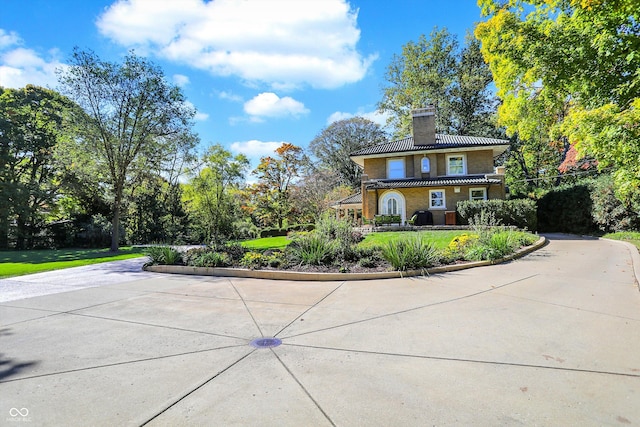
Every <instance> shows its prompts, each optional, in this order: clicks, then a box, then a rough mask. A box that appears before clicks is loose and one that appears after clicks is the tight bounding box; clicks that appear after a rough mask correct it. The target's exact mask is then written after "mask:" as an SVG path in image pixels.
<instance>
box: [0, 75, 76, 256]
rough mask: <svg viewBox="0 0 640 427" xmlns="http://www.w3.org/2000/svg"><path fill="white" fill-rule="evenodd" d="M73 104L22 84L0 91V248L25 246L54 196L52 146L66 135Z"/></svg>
mask: <svg viewBox="0 0 640 427" xmlns="http://www.w3.org/2000/svg"><path fill="white" fill-rule="evenodd" d="M73 108H74V105H73V103H72V102H71V101H70V100H69V99H67V98H65V97H63V96H62V95H60V94H59V93H57V92H55V91H52V90H49V89H45V88H42V87H37V86H32V85H27V86H26V87H25V88H23V89H4V88H1V87H0V249H7V248H8V247H9V234H11V230H10V228H11V227H10V224H11V223H15V224H16V227H15V237H16V247H17V248H18V249H23V248H30V247H33V246H34V244H35V241H34V238H35V235H36V234H37V233H38V232H39V231H40V230H41V228H42V226H43V224H44V220H45V216H46V210H47V209H51V208H52V205H53V204H54V200H55V197H56V194H57V189H58V184H59V170H58V168H57V167H56V164H55V162H54V156H53V152H54V149H55V147H56V144H57V143H58V142H59V141H60V140H61V139H62V138H63V137H65V135H66V132H67V130H66V126H65V123H66V116H68V114H69V112H70V111H71V109H73Z"/></svg>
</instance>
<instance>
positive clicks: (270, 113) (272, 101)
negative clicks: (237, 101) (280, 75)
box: [244, 92, 309, 119]
mask: <svg viewBox="0 0 640 427" xmlns="http://www.w3.org/2000/svg"><path fill="white" fill-rule="evenodd" d="M244 111H245V113H247V114H249V115H251V116H252V118H258V119H260V118H262V117H286V116H293V117H299V116H300V115H302V114H307V113H308V112H309V110H308V109H307V108H305V106H304V104H303V103H302V102H299V101H296V100H295V99H293V98H291V97H289V96H285V97H284V98H280V97H279V96H278V95H276V94H275V93H273V92H263V93H261V94H259V95H256V96H255V97H254V98H252V99H250V100H249V101H247V102H245V104H244Z"/></svg>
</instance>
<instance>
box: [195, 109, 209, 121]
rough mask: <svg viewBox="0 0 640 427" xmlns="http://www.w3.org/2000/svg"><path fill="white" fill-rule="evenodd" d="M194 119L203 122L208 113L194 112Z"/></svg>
mask: <svg viewBox="0 0 640 427" xmlns="http://www.w3.org/2000/svg"><path fill="white" fill-rule="evenodd" d="M194 119H195V120H196V121H197V122H204V121H206V120H208V119H209V115H208V114H207V113H201V112H199V111H198V112H196V115H195V117H194Z"/></svg>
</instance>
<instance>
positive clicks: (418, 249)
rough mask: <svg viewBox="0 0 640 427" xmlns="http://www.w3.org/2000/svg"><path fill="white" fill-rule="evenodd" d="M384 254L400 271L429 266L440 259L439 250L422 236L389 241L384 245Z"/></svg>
mask: <svg viewBox="0 0 640 427" xmlns="http://www.w3.org/2000/svg"><path fill="white" fill-rule="evenodd" d="M382 255H383V256H384V258H385V259H386V260H387V261H389V263H390V264H391V266H392V267H393V269H394V270H399V271H406V270H412V269H418V268H427V267H431V266H433V265H436V264H437V263H438V262H439V261H440V255H439V253H438V250H437V249H436V248H435V247H434V246H433V244H432V243H431V242H429V241H428V240H426V239H425V238H423V237H421V236H415V237H413V238H409V239H405V240H392V241H390V242H387V244H386V245H385V246H383V247H382Z"/></svg>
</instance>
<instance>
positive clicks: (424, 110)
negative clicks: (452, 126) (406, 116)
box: [411, 105, 436, 117]
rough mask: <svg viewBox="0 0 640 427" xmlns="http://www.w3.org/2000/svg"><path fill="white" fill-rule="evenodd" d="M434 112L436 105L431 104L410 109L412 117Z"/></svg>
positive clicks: (428, 114)
mask: <svg viewBox="0 0 640 427" xmlns="http://www.w3.org/2000/svg"><path fill="white" fill-rule="evenodd" d="M435 114H436V107H435V106H433V105H428V106H426V107H424V108H416V109H415V110H411V115H412V116H413V117H423V116H434V115H435Z"/></svg>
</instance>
